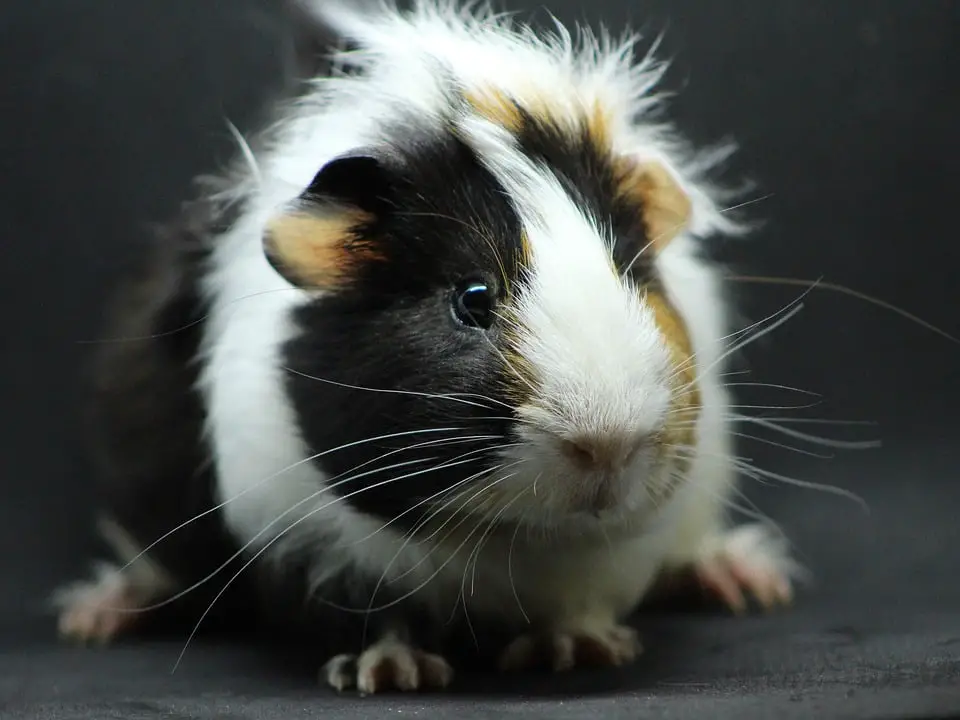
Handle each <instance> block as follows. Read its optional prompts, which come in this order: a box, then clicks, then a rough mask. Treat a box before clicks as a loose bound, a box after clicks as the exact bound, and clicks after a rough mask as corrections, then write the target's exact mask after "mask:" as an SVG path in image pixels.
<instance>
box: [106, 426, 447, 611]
mask: <svg viewBox="0 0 960 720" xmlns="http://www.w3.org/2000/svg"><path fill="white" fill-rule="evenodd" d="M460 429H461V428H427V429H424V430H407V431H404V432H399V433H390V434H387V435H379V436H377V437H373V438H366V439H364V440H356V441H353V442H349V443H345V444H343V445H339V446H337V447H335V448H331V449H329V450H324V451H322V452H319V453H315V454H313V455H310V456H308V457H305V458H303V459H302V460H298V461H297V462H295V463H292V464H290V465H287V466H286V467H285V468H283V469H282V470H278V471H277V472H275V473H273V474H271V475H268V476H267V477H265V478H264V479H262V480H260V481H258V482H256V483H255V484H253V485H251V486H249V487H247V488H244V489H243V490H242V491H240V492H239V493H237V494H236V495H234V496H233V497H230V498H228V499H226V500H224V501H222V502H220V503H218V504H217V505H214V506H213V507H211V508H209V509H208V510H204V511H203V512H201V513H199V514H197V515H194V516H193V517H192V518H190V519H189V520H185V521H184V522H182V523H180V524H179V525H177V526H176V527H174V528H173V529H172V530H168V531H167V532H165V533H164V534H163V535H161V536H160V537H159V538H157V539H156V540H154V541H153V542H152V543H150V544H149V545H147V546H146V547H145V548H144V549H143V550H141V551H140V552H139V553H138V554H137V555H135V556H134V557H133V559H132V560H130V561H129V562H128V563H127V564H126V565H124V566H123V567H122V568H120V572H123V571H125V570H128V569H129V568H130V567H131V566H132V565H133V564H134V563H135V562H137V561H138V560H140V559H141V558H142V557H143V556H144V555H146V554H147V553H148V552H150V551H151V550H152V549H153V548H155V547H156V546H157V545H159V544H160V543H161V542H163V541H164V540H166V539H167V538H168V537H170V536H171V535H173V534H174V533H177V532H179V531H180V530H182V529H184V528H185V527H187V526H188V525H190V524H191V523H194V522H196V521H197V520H200V519H202V518H204V517H206V516H207V515H210V514H211V513H214V512H216V511H218V510H221V509H222V508H224V507H226V506H227V505H229V504H230V503H232V502H234V501H236V500H239V499H240V498H242V497H243V496H244V495H246V494H247V493H249V492H252V491H254V490H256V489H257V488H260V487H262V486H263V485H265V484H266V483H268V482H270V481H271V480H275V479H276V478H278V477H280V476H281V475H283V474H284V473H287V472H290V471H291V470H294V469H295V468H298V467H300V466H301V465H305V464H306V463H309V462H312V461H314V460H317V459H318V458H321V457H323V456H324V455H329V454H330V453H334V452H339V451H340V450H345V449H346V448H349V447H355V446H357V445H362V444H364V443H369V442H377V441H379V440H388V439H391V438H397V437H404V436H408V435H416V434H420V433H428V432H451V431H455V430H460ZM414 447H416V446H414ZM405 449H409V448H405ZM396 452H400V451H397V450H393V451H391V452H388V453H386V454H384V455H381V456H379V457H377V458H374V459H373V460H368V461H367V462H365V463H362V464H360V465H358V466H356V467H355V468H351V470H349V471H348V472H352V471H353V470H356V469H358V468H361V467H363V466H364V465H369V464H370V463H372V462H376V461H377V460H382V459H383V458H384V457H387V456H389V455H391V454H394V453H396ZM117 610H118V611H119V610H120V608H117Z"/></svg>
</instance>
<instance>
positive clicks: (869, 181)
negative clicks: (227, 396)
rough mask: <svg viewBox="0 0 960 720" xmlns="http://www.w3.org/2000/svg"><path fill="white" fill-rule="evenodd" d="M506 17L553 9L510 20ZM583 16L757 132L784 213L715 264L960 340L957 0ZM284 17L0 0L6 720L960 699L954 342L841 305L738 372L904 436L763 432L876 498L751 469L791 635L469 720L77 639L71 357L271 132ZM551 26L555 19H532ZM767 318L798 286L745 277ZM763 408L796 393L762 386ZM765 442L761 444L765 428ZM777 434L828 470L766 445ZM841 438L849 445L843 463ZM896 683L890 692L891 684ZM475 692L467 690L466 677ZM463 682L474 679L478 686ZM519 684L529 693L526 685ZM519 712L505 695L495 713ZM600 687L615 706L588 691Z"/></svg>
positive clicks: (770, 455)
mask: <svg viewBox="0 0 960 720" xmlns="http://www.w3.org/2000/svg"><path fill="white" fill-rule="evenodd" d="M510 6H511V7H533V5H532V4H530V3H520V2H513V3H511V4H510ZM546 7H548V8H550V10H551V11H553V12H554V13H555V14H556V15H558V16H559V17H560V18H561V19H563V20H574V19H578V18H583V17H586V18H587V19H589V20H590V21H593V22H595V21H597V20H600V19H602V20H603V21H604V22H605V23H607V24H608V25H610V26H612V27H619V26H621V25H622V24H623V23H624V22H626V21H631V22H632V23H633V24H634V25H635V26H638V27H640V28H641V29H645V30H647V32H648V34H649V36H650V37H651V38H652V37H653V35H656V34H657V33H658V32H660V31H662V30H666V33H667V34H666V37H665V40H664V44H663V48H664V51H665V53H666V54H667V55H668V56H670V57H673V58H674V59H675V62H674V65H673V68H672V70H671V71H670V73H669V74H668V78H667V84H668V86H670V87H671V88H673V89H675V90H678V91H679V93H680V94H679V95H678V96H677V97H676V98H675V100H674V101H673V103H672V107H673V112H672V115H673V117H674V118H675V119H676V121H677V122H678V123H679V124H680V125H681V127H682V128H683V129H684V130H685V131H686V132H687V133H688V135H690V136H691V137H692V138H693V139H695V140H697V141H700V142H713V141H715V140H718V139H721V138H723V137H727V136H732V137H734V138H736V139H737V140H738V141H739V142H740V144H741V146H742V151H741V152H740V154H739V155H738V156H737V157H736V159H735V161H734V164H733V167H732V175H731V177H733V178H737V177H742V176H748V177H750V178H753V179H754V180H756V181H757V182H758V184H759V189H758V191H757V194H758V195H766V194H772V197H769V198H768V199H766V200H763V201H762V202H758V203H757V204H755V205H754V206H753V207H752V211H753V214H754V216H755V217H757V218H761V219H764V220H766V226H765V227H764V228H763V229H762V230H761V231H760V232H758V233H757V234H756V235H755V236H754V237H753V238H752V239H751V240H749V241H747V242H742V243H737V244H735V245H733V246H729V247H725V248H724V249H723V255H724V257H725V258H726V259H728V260H729V261H731V262H733V263H734V264H735V266H736V267H737V268H738V270H740V271H742V272H744V273H755V274H772V275H780V276H792V277H798V278H810V279H815V278H818V277H823V278H824V279H825V280H829V281H832V282H837V283H842V284H845V285H848V286H852V287H853V288H855V289H856V290H858V291H861V292H866V293H869V294H872V295H877V296H879V297H881V298H882V299H883V300H885V301H887V302H891V303H894V304H896V305H899V306H903V307H904V308H906V309H908V310H910V311H911V312H914V313H916V314H918V315H920V316H922V317H923V318H924V319H925V320H927V321H929V322H932V323H934V324H936V325H939V326H941V327H943V328H944V329H945V330H946V331H948V332H950V333H952V334H954V335H957V336H960V317H958V313H957V310H956V307H957V284H958V283H957V276H958V265H960V234H958V228H957V220H956V218H957V207H958V199H957V193H958V190H960V140H958V136H957V128H958V110H960V91H958V87H960V72H958V71H960V43H958V40H960V3H957V2H953V1H951V0H923V2H905V1H904V0H843V1H842V2H838V1H837V0H725V1H724V2H716V1H715V0H646V1H638V2H630V3H626V2H623V1H622V0H596V1H595V2H593V3H590V5H589V7H588V8H585V9H584V8H581V7H580V6H579V4H577V3H572V2H559V1H558V2H552V3H548V4H547V5H546ZM281 8H282V3H280V2H267V1H265V0H264V1H261V2H255V1H253V0H219V1H217V0H137V2H132V3H114V2H107V1H106V0H83V1H82V2H74V1H71V0H7V2H6V3H4V5H3V9H2V10H0V48H2V53H3V60H4V62H3V64H2V68H0V109H2V114H0V167H2V169H3V185H2V187H3V191H2V193H0V223H2V227H3V235H4V237H3V240H2V243H0V253H2V255H0V313H2V324H0V328H2V331H3V334H4V336H5V339H4V342H3V352H2V355H0V358H2V363H3V365H2V369H3V372H0V400H2V403H3V405H2V406H3V407H4V409H5V414H6V416H7V420H6V422H5V423H4V426H5V430H4V432H3V433H2V434H0V482H2V488H3V495H2V497H0V714H4V713H5V712H6V717H10V716H11V714H12V716H13V717H20V716H21V715H20V713H22V716H23V717H84V716H86V715H89V716H90V717H98V718H103V717H113V716H115V717H125V718H131V717H243V718H247V717H249V718H268V717H270V718H272V717H285V718H290V717H301V716H302V717H309V716H312V715H313V714H314V713H316V714H318V715H319V714H321V713H322V714H323V716H324V717H337V716H338V715H339V714H340V713H344V714H350V713H359V712H361V711H362V712H363V713H364V714H365V715H369V714H370V713H376V712H383V716H384V717H386V716H392V715H394V714H397V713H398V712H400V711H406V712H414V711H423V712H433V711H434V709H435V708H439V709H440V710H441V711H444V712H446V711H449V713H450V714H451V715H457V716H463V717H486V716H505V715H508V714H509V715H515V714H520V713H527V714H530V715H532V716H549V717H569V718H575V717H587V716H590V717H596V716H597V715H598V714H603V715H610V716H616V715H618V714H619V715H622V717H637V716H638V715H639V714H640V713H641V711H643V710H645V711H646V712H648V713H649V716H651V717H694V716H696V717H702V716H704V715H706V716H707V717H720V716H725V715H726V714H727V713H729V714H730V716H731V717H732V716H739V717H743V716H744V715H749V716H753V715H752V714H758V716H763V715H765V714H766V713H768V712H771V711H773V709H774V708H776V709H777V712H779V713H780V714H783V715H790V714H791V713H793V715H795V716H797V717H804V716H810V715H812V714H814V713H815V712H819V713H821V714H823V713H826V714H827V715H828V716H831V717H832V716H838V715H840V714H843V713H846V714H849V715H852V716H858V717H859V716H863V717H866V716H876V717H881V716H883V717H888V716H889V717H898V716H906V715H907V714H908V713H913V714H922V713H923V712H929V713H933V712H934V711H935V710H939V711H941V712H942V711H945V710H946V709H948V708H949V709H952V710H955V711H958V712H960V691H957V690H955V688H956V687H957V686H958V684H960V612H958V609H957V608H958V607H960V581H958V573H957V570H958V568H960V562H958V561H960V531H958V523H957V516H958V514H960V473H958V471H960V448H958V447H957V442H956V438H957V430H958V428H960V420H958V412H957V411H958V401H960V391H958V389H957V388H956V386H955V385H954V380H955V376H956V375H957V370H958V368H960V347H958V346H957V345H954V344H951V343H950V342H949V341H947V340H944V339H943V338H941V337H938V336H936V335H935V334H933V333H932V332H930V331H928V330H925V329H923V328H920V327H918V326H916V325H914V324H911V323H910V322H908V321H906V320H903V319H901V318H899V317H897V316H895V315H893V314H891V313H889V312H887V311H884V310H880V309H877V308H875V307H872V306H870V305H868V304H866V303H864V302H862V301H859V300H855V299H851V298H847V297H844V296H839V295H836V294H832V293H828V292H825V291H814V293H813V294H811V295H810V296H809V297H808V300H807V303H806V309H805V310H804V312H803V313H802V314H801V315H799V316H798V317H796V318H795V319H794V320H792V321H791V322H790V323H789V324H787V325H786V326H784V327H783V328H782V329H781V330H779V331H778V332H776V333H775V334H773V335H771V336H768V338H767V339H766V340H765V341H762V342H760V343H757V344H755V345H753V346H752V347H751V348H750V349H749V351H748V352H747V354H746V359H747V361H748V362H749V366H750V368H751V375H750V376H749V377H747V378H744V381H756V382H767V383H779V384H784V385H789V386H795V387H798V388H803V389H804V390H808V391H812V392H816V393H818V394H820V395H821V396H822V398H821V404H820V405H819V406H818V407H816V408H813V409H809V410H803V411H800V410H791V411H778V412H776V413H773V414H776V415H779V416H785V415H790V416H797V417H808V418H832V419H844V420H847V419H853V420H868V421H874V422H876V423H878V425H877V426H875V427H853V428H846V427H837V426H816V425H810V426H807V425H804V426H802V429H804V430H809V431H811V432H815V433H817V434H822V435H829V436H831V437H838V438H839V437H844V438H848V439H849V438H854V439H872V438H880V439H882V441H883V448H882V449H880V450H868V451H859V450H858V451H850V450H840V451H830V452H832V454H833V455H834V457H833V458H832V459H814V458H810V457H808V456H805V455H801V454H799V453H796V452H793V451H791V450H787V449H782V448H776V447H773V446H770V445H764V444H760V443H757V442H755V441H745V443H744V446H743V448H742V452H743V454H745V455H748V456H750V457H752V458H753V459H754V460H755V462H756V463H757V464H758V465H759V466H760V467H764V468H767V469H770V470H773V471H775V472H778V473H782V474H786V475H789V476H791V477H796V478H800V479H803V480H808V481H814V482H821V483H830V484H834V485H837V486H840V487H844V488H847V489H850V490H853V491H855V492H857V493H858V494H860V495H861V496H862V497H863V498H864V499H865V500H866V502H867V503H868V504H869V506H870V509H871V512H870V514H865V513H864V512H863V511H862V510H861V509H859V508H858V507H857V506H856V505H855V504H854V503H852V502H850V501H848V500H844V499H842V498H838V497H835V496H832V495H827V494H824V493H818V492H813V491H810V490H803V489H799V488H791V487H784V486H783V485H782V484H781V483H776V482H770V483H765V484H760V483H756V482H754V481H745V482H746V487H747V488H748V489H749V493H750V495H751V497H752V498H753V499H754V500H756V501H758V502H759V503H760V504H761V506H763V507H764V508H765V509H767V510H769V511H770V512H771V513H772V514H773V516H774V517H775V518H776V519H777V520H779V521H780V522H781V524H782V525H783V526H784V527H785V528H786V529H787V531H788V532H790V533H791V535H792V536H793V537H794V538H795V539H796V541H797V544H798V546H799V549H800V551H801V553H802V557H803V559H804V561H805V562H806V563H808V564H809V565H810V567H811V568H812V569H813V570H814V571H815V573H816V581H817V582H816V585H815V586H814V587H812V588H811V589H810V590H809V591H807V592H805V593H804V594H803V595H802V596H801V598H800V601H799V604H798V606H797V607H796V608H795V609H794V610H793V611H791V612H789V613H787V614H785V615H782V616H776V617H771V618H756V619H751V620H730V619H727V618H687V617H681V616H676V617H666V618H662V619H657V620H656V622H652V621H650V622H648V623H646V624H650V625H651V627H650V628H648V630H647V632H648V634H650V636H651V640H650V641H649V642H648V647H650V652H649V654H648V655H647V657H645V658H644V659H643V660H642V662H641V664H640V665H639V666H638V667H637V668H634V669H632V670H631V671H629V672H625V673H620V674H617V673H614V674H611V675H610V676H608V677H606V678H600V679H597V678H592V679H583V680H579V679H578V680H575V681H570V682H568V683H566V684H565V685H564V686H563V687H557V686H556V684H554V683H551V682H549V681H546V680H535V681H531V683H532V685H531V686H528V687H527V690H528V691H529V692H534V693H536V694H540V693H547V694H551V693H553V694H556V693H561V692H569V691H573V692H578V693H586V694H588V695H589V696H590V697H588V698H584V699H580V700H571V699H570V698H567V699H566V700H564V701H563V702H562V703H561V702H558V701H555V700H550V701H544V700H537V701H533V700H529V701H521V700H518V699H516V697H515V695H513V694H510V693H508V692H507V689H504V688H502V687H499V686H498V687H496V688H490V687H485V688H483V692H484V695H483V698H484V699H482V700H481V699H473V700H471V701H470V702H469V703H467V704H464V705H458V704H457V703H458V702H459V701H458V700H457V699H456V698H449V699H443V700H435V701H425V700H422V699H405V700H399V701H395V700H393V699H385V700H382V701H381V700H371V701H364V702H365V704H360V705H356V703H355V701H352V700H337V699H335V698H332V697H330V696H329V695H327V694H326V693H325V692H323V691H320V690H318V689H315V688H313V687H312V686H311V684H310V681H309V678H307V679H306V680H304V679H303V678H301V677H299V676H295V675H285V674H277V673H276V672H272V671H270V670H268V669H266V668H264V667H262V666H261V664H260V661H259V659H258V658H257V657H256V656H255V655H253V654H252V653H250V652H249V651H246V650H244V649H242V648H238V649H227V648H224V647H203V646H199V647H196V648H194V649H193V650H191V652H189V653H188V654H187V660H186V663H185V665H184V666H182V667H181V669H180V670H179V671H178V673H177V674H176V675H174V676H173V677H171V676H170V675H169V673H168V671H169V669H170V666H171V665H172V662H173V660H174V659H175V658H176V655H177V653H178V652H179V650H180V645H179V644H176V643H173V644H171V645H169V646H167V645H150V646H147V647H142V648H125V649H117V650H114V651H108V652H106V653H95V654H88V653H78V652H74V651H68V650H62V649H59V648H58V647H57V646H56V644H55V642H54V638H53V631H52V628H53V625H52V622H51V620H50V619H49V618H46V617H44V616H43V615H42V614H41V612H40V609H41V603H42V600H43V597H44V596H45V594H46V593H47V592H48V591H49V590H50V589H51V587H52V586H53V585H54V584H56V583H57V582H59V581H61V580H62V579H64V578H67V577H72V576H74V575H75V574H76V573H77V572H79V571H80V570H82V568H83V563H85V562H86V559H87V556H86V553H87V550H88V548H89V546H90V532H89V530H90V521H91V517H92V514H91V513H92V508H91V507H89V502H88V486H89V482H90V478H89V469H88V465H87V461H86V459H85V456H84V453H83V448H82V446H81V444H80V442H79V440H78V423H79V422H80V420H79V402H80V398H81V387H82V386H81V370H82V367H83V362H84V358H85V356H86V353H88V352H89V350H90V348H89V346H86V345H84V344H83V341H88V340H94V339H96V338H97V337H98V321H99V313H100V308H101V305H102V302H103V300H104V298H105V296H106V292H107V291H108V290H109V287H110V283H111V282H112V280H113V278H114V277H115V275H116V273H117V271H118V269H119V268H120V266H121V264H122V262H123V261H125V259H127V258H129V257H132V256H135V254H136V252H137V251H138V247H139V245H138V243H139V242H140V241H141V240H142V239H143V237H145V228H146V226H147V224H148V223H151V222H155V221H159V220H163V219H165V218H166V217H168V216H169V214H170V213H172V212H173V211H174V210H175V208H176V206H177V204H178V203H179V202H180V201H181V200H182V199H184V197H185V196H186V192H187V183H188V181H189V179H190V178H191V176H192V175H194V174H195V173H197V172H201V171H206V170H209V169H211V168H213V167H216V165H217V164H218V163H222V162H223V161H225V160H226V159H227V158H228V157H229V152H230V150H231V141H230V139H229V136H228V134H227V132H226V130H225V125H224V119H225V118H229V119H230V120H231V121H232V122H234V123H235V124H236V125H238V126H239V127H240V128H242V129H252V128H253V127H254V125H255V123H256V122H257V120H258V118H259V117H261V114H262V109H263V108H264V105H265V103H266V102H268V101H269V99H270V98H272V97H275V96H276V94H277V93H279V92H280V90H281V88H282V86H283V82H284V78H285V77H286V76H287V74H288V72H289V70H290V63H291V51H290V42H289V35H288V33H287V29H288V28H287V27H286V26H285V23H284V21H283V18H282V15H281ZM540 17H541V18H542V15H541V16H540ZM738 289H739V291H741V293H742V295H743V297H742V308H743V309H744V310H745V312H746V313H747V314H748V316H750V317H751V318H753V319H760V318H761V317H764V316H766V315H768V314H769V313H771V312H773V311H775V310H777V309H779V308H780V307H781V306H782V305H784V304H785V303H787V302H789V301H790V300H792V299H794V298H795V297H796V296H797V294H798V293H799V289H797V288H789V287H765V286H741V287H739V288H738ZM744 402H748V403H752V404H769V405H791V404H804V403H807V402H809V398H807V397H803V396H798V395H795V394H792V393H787V392H775V391H774V390H767V391H764V392H762V393H758V392H751V393H750V394H749V395H745V396H744ZM745 432H747V433H750V434H756V432H755V429H749V428H748V429H745ZM764 437H766V438H768V439H770V440H773V441H777V442H786V443H788V444H790V445H794V446H798V447H804V448H806V449H808V450H814V451H823V450H824V448H817V447H816V446H812V445H808V444H803V443H798V442H797V441H796V440H791V439H789V438H785V437H780V436H777V435H774V434H769V433H766V434H764ZM828 451H829V450H828ZM887 686H889V688H890V689H889V690H886V691H884V692H885V693H886V694H883V693H881V692H880V689H879V688H881V687H887ZM476 689H477V688H474V690H476ZM468 690H470V688H468ZM514 690H516V689H514ZM497 693H500V694H501V695H502V694H504V693H506V697H501V698H499V699H497V698H496V697H491V696H492V695H496V694H497ZM598 694H599V695H598Z"/></svg>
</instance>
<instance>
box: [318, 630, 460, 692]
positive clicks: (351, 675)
mask: <svg viewBox="0 0 960 720" xmlns="http://www.w3.org/2000/svg"><path fill="white" fill-rule="evenodd" d="M320 676H321V680H322V681H323V682H325V683H326V684H327V685H329V686H330V687H332V688H334V689H335V690H337V691H340V692H343V691H344V690H349V689H351V688H356V689H357V690H358V691H359V692H360V693H361V694H363V695H372V694H374V693H382V692H386V691H389V690H401V691H404V692H411V691H414V690H427V689H441V688H445V687H447V686H448V685H449V684H450V681H451V680H453V668H451V667H450V664H449V663H448V662H447V661H446V660H444V659H443V658H442V657H440V656H439V655H434V654H431V653H428V652H424V651H422V650H418V649H416V648H413V647H410V646H409V645H407V644H406V643H403V642H400V641H399V640H396V639H393V638H387V639H384V640H381V641H380V642H378V643H376V644H374V645H371V646H370V647H368V648H367V649H366V650H365V651H363V652H362V653H361V654H360V656H359V657H357V656H356V655H337V656H336V657H334V658H332V659H331V660H329V661H328V662H327V663H326V664H325V665H324V666H323V669H322V670H321V671H320Z"/></svg>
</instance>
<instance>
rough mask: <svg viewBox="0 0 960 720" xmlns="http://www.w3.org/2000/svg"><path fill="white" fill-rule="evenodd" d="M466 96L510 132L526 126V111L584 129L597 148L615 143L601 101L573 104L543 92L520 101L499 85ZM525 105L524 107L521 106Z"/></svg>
mask: <svg viewBox="0 0 960 720" xmlns="http://www.w3.org/2000/svg"><path fill="white" fill-rule="evenodd" d="M464 98H465V99H466V101H467V103H468V104H469V105H470V107H472V108H473V110H474V112H476V113H477V114H478V115H479V116H480V117H482V118H486V119H487V120H489V121H490V122H492V123H494V124H496V125H499V126H500V127H502V128H504V129H505V130H507V131H509V132H511V133H519V132H520V131H521V130H522V129H523V114H524V113H526V114H527V115H529V116H530V117H531V118H533V119H534V120H535V121H537V122H541V123H544V124H549V125H552V126H554V127H558V128H567V129H569V130H570V131H571V132H572V133H573V132H577V133H580V132H584V131H585V134H586V136H587V138H588V139H589V142H590V143H592V144H593V145H594V146H595V147H596V148H597V149H599V150H601V151H603V152H610V151H611V147H612V141H611V132H610V115H609V113H608V112H607V109H606V108H605V107H604V106H603V104H602V103H600V102H593V103H592V104H590V105H589V106H587V105H582V106H580V107H575V108H573V110H574V111H573V112H571V108H570V107H568V106H566V107H565V106H563V105H559V104H557V103H555V102H551V101H550V99H549V98H547V97H543V96H532V97H531V96H525V97H524V102H523V104H522V105H521V104H520V102H519V101H517V100H516V99H514V98H512V97H510V96H509V95H507V94H506V93H504V92H503V91H502V90H500V89H499V88H494V87H485V88H480V89H476V90H473V91H469V92H467V93H465V94H464ZM521 109H522V110H521Z"/></svg>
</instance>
